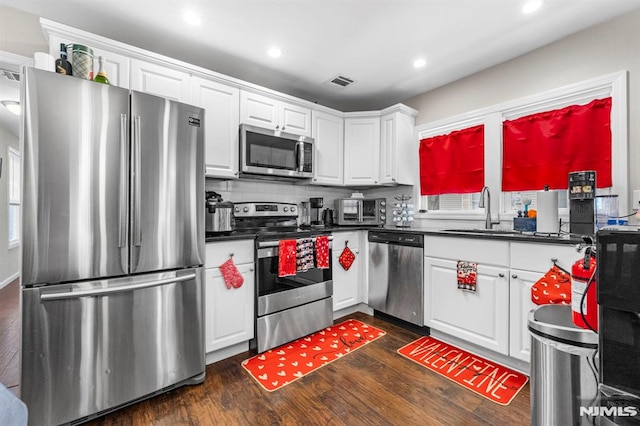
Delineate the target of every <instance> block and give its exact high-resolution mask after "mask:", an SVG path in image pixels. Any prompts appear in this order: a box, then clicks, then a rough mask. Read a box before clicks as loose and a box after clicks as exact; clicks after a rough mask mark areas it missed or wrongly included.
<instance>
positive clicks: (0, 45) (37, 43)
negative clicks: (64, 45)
mask: <svg viewBox="0 0 640 426" xmlns="http://www.w3.org/2000/svg"><path fill="white" fill-rule="evenodd" d="M0 50H4V51H5V52H9V53H14V54H16V55H22V56H26V57H28V58H33V54H34V53H35V52H49V46H48V44H47V42H46V39H45V37H44V32H43V31H42V28H40V18H39V17H38V16H36V15H32V14H30V13H26V12H22V11H19V10H17V9H14V8H11V7H7V6H3V5H0Z"/></svg>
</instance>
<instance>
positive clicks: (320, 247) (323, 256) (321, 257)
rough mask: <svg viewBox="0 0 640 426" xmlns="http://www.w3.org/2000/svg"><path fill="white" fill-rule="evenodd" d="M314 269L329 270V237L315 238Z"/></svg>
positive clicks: (320, 236)
mask: <svg viewBox="0 0 640 426" xmlns="http://www.w3.org/2000/svg"><path fill="white" fill-rule="evenodd" d="M316 267H317V268H320V269H328V268H329V237H328V236H326V235H318V236H317V237H316Z"/></svg>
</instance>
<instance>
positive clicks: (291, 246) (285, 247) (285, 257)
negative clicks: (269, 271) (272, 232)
mask: <svg viewBox="0 0 640 426" xmlns="http://www.w3.org/2000/svg"><path fill="white" fill-rule="evenodd" d="M278 253H279V254H278V276H279V277H286V276H289V275H295V274H296V240H280V241H279V242H278Z"/></svg>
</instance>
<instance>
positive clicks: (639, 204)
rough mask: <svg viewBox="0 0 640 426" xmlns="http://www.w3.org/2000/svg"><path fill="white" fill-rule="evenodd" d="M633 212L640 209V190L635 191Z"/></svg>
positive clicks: (632, 205)
mask: <svg viewBox="0 0 640 426" xmlns="http://www.w3.org/2000/svg"><path fill="white" fill-rule="evenodd" d="M631 207H632V208H633V210H638V209H640V190H638V189H636V190H634V191H633V203H632V204H631Z"/></svg>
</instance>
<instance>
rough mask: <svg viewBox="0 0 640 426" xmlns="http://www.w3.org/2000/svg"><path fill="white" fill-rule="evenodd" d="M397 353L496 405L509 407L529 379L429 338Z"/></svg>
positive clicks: (424, 338)
mask: <svg viewBox="0 0 640 426" xmlns="http://www.w3.org/2000/svg"><path fill="white" fill-rule="evenodd" d="M398 353H399V354H400V355H402V356H404V357H406V358H409V359H410V360H411V361H414V362H417V363H418V364H420V365H422V366H423V367H427V368H429V369H430V370H432V371H435V372H436V373H438V374H440V375H442V376H444V377H446V378H447V379H449V380H452V381H454V382H456V383H458V384H459V385H461V386H464V387H465V388H467V389H469V390H471V391H473V392H475V393H477V394H478V395H482V396H484V397H485V398H487V399H490V400H491V401H493V402H495V403H496V404H500V405H509V403H510V402H511V401H512V400H513V398H515V396H516V395H517V394H518V392H520V389H522V388H523V387H524V385H525V384H526V383H527V381H528V380H529V378H528V377H527V376H525V375H524V374H522V373H519V372H517V371H514V370H511V369H510V368H507V367H504V366H502V365H500V364H496V363H495V362H492V361H489V360H486V359H484V358H482V357H480V356H478V355H475V354H472V353H470V352H467V351H465V350H462V349H460V348H457V347H455V346H453V345H450V344H448V343H444V342H441V341H440V340H437V339H434V338H433V337H430V336H423V337H421V338H419V339H418V340H416V341H414V342H411V343H409V344H408V345H406V346H404V347H402V348H400V349H398Z"/></svg>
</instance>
